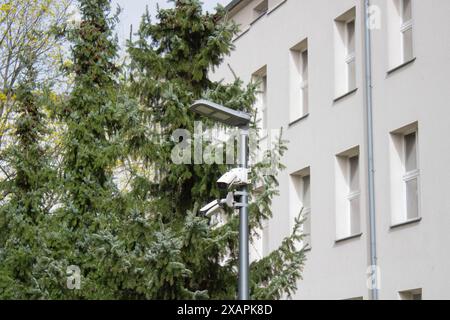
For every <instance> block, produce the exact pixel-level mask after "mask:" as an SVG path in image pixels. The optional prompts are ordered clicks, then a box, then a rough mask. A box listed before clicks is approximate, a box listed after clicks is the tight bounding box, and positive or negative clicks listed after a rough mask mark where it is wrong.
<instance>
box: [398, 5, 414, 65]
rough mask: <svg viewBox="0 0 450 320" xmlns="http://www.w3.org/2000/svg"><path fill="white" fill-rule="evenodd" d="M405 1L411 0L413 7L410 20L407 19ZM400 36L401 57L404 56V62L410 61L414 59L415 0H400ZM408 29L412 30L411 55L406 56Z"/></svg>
mask: <svg viewBox="0 0 450 320" xmlns="http://www.w3.org/2000/svg"><path fill="white" fill-rule="evenodd" d="M405 1H410V7H411V9H410V10H411V18H410V19H409V20H406V21H405V16H404V13H405V11H404V6H405ZM399 9H400V36H401V57H402V63H405V62H408V61H410V60H412V59H414V51H415V50H414V23H413V22H414V14H413V12H414V11H413V1H412V0H400V8H399ZM408 31H411V57H408V58H407V57H406V54H405V49H406V48H405V42H406V40H405V38H406V33H407V32H408Z"/></svg>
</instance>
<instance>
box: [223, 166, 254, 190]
mask: <svg viewBox="0 0 450 320" xmlns="http://www.w3.org/2000/svg"><path fill="white" fill-rule="evenodd" d="M248 183H249V181H248V169H246V168H235V169H233V170H230V171H228V172H227V173H225V174H224V175H223V176H222V177H221V178H220V179H219V180H217V186H218V187H219V189H230V188H232V187H238V186H244V185H247V184H248Z"/></svg>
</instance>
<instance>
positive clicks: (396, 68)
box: [387, 58, 416, 75]
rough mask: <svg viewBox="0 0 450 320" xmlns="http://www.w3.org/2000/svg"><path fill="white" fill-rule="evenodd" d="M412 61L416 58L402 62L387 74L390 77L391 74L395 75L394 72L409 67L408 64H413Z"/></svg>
mask: <svg viewBox="0 0 450 320" xmlns="http://www.w3.org/2000/svg"><path fill="white" fill-rule="evenodd" d="M414 61H416V58H412V59H410V60H408V61H406V62H403V63H402V64H400V65H398V66H397V67H394V68H392V69H390V70H388V72H387V74H388V75H391V74H393V73H395V72H396V71H398V70H400V69H403V68H405V67H406V66H409V65H410V64H412V63H414Z"/></svg>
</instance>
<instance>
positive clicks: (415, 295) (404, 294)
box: [399, 289, 422, 300]
mask: <svg viewBox="0 0 450 320" xmlns="http://www.w3.org/2000/svg"><path fill="white" fill-rule="evenodd" d="M399 297H400V300H422V289H415V290H407V291H401V292H399Z"/></svg>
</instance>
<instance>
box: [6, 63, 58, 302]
mask: <svg viewBox="0 0 450 320" xmlns="http://www.w3.org/2000/svg"><path fill="white" fill-rule="evenodd" d="M22 59H23V64H24V65H25V76H24V78H23V79H22V80H21V82H20V84H19V86H18V88H17V89H16V91H15V96H16V103H15V108H14V121H13V125H12V126H13V135H12V137H13V141H12V142H13V143H11V144H10V146H9V147H8V148H7V149H6V151H5V153H4V161H6V162H7V163H8V166H7V167H9V168H10V169H11V170H10V172H9V173H10V175H9V176H8V177H7V178H6V179H5V180H3V181H2V183H1V184H0V192H1V194H2V198H3V199H2V205H1V206H0V261H1V264H0V298H3V299H38V298H43V297H48V296H47V295H46V293H45V290H43V287H45V283H46V281H47V280H46V278H47V277H46V273H47V271H48V265H49V261H48V256H49V255H50V252H49V249H48V248H47V247H46V241H45V237H46V234H45V232H46V230H47V229H46V227H45V225H46V223H47V221H46V218H47V215H48V213H49V209H50V204H49V202H48V199H49V198H51V193H52V190H53V183H54V182H55V177H56V176H55V170H54V168H52V167H51V165H50V159H49V150H48V147H47V146H46V145H45V143H44V138H45V137H46V136H47V134H48V132H47V130H46V123H47V119H46V116H45V114H44V112H43V108H42V105H43V102H44V101H45V94H44V91H43V90H42V89H43V88H41V87H40V86H39V84H38V83H37V72H36V70H35V67H34V63H35V59H34V58H33V57H32V56H25V57H23V58H22Z"/></svg>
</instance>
